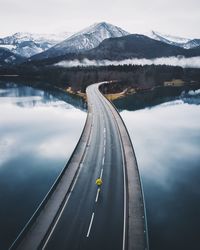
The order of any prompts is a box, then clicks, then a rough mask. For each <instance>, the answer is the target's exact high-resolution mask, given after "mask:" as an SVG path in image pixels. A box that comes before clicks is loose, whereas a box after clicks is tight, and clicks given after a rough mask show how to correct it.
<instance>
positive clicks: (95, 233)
mask: <svg viewBox="0 0 200 250" xmlns="http://www.w3.org/2000/svg"><path fill="white" fill-rule="evenodd" d="M101 84H107V83H98V84H93V85H91V86H89V87H88V88H87V90H86V92H87V98H88V118H87V121H86V125H85V128H84V131H83V134H82V137H81V138H80V141H79V144H78V145H77V147H76V149H75V151H74V153H73V155H72V157H71V159H70V161H69V164H68V166H67V167H66V169H65V170H64V171H63V173H62V175H61V177H60V179H59V182H58V181H57V182H56V183H55V185H54V188H53V189H52V191H51V192H50V194H49V195H48V196H47V198H48V199H47V198H46V200H45V201H44V202H43V205H41V207H40V209H39V212H37V216H36V215H35V216H33V218H32V219H31V221H30V222H29V224H28V225H27V226H26V228H25V230H24V231H23V232H22V234H21V235H20V236H19V238H18V239H17V240H16V242H15V243H14V244H13V245H12V247H11V248H10V249H20V250H21V249H22V250H25V249H29V250H32V249H34V250H35V249H47V250H56V249H58V250H64V249H65V250H94V249H95V250H102V249H103V250H145V249H148V240H147V232H146V216H145V207H144V201H143V193H142V186H141V181H140V176H139V172H138V167H137V162H136V158H135V155H134V151H133V147H132V144H131V141H130V138H129V135H128V133H127V130H126V128H125V125H124V123H123V121H122V119H121V118H120V116H119V114H118V112H117V111H116V110H115V108H114V107H113V105H112V104H111V103H110V102H109V101H108V100H107V99H106V98H105V97H104V96H103V95H102V94H101V92H100V91H99V86H100V85H101ZM97 178H101V179H102V181H103V184H102V186H101V189H99V188H98V186H97V185H96V179H97ZM30 224H31V225H30Z"/></svg>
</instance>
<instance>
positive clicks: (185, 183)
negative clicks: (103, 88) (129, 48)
mask: <svg viewBox="0 0 200 250" xmlns="http://www.w3.org/2000/svg"><path fill="white" fill-rule="evenodd" d="M194 94H195V93H194V92H192V91H191V92H190V94H182V95H181V96H179V97H177V98H175V99H174V100H173V101H170V102H165V103H163V104H160V105H157V106H154V107H152V108H145V109H141V110H139V111H126V110H123V111H122V112H121V115H122V117H123V119H124V121H125V123H126V125H127V128H128V130H129V132H130V136H131V138H132V142H133V146H134V148H135V152H136V156H137V160H138V164H139V168H140V172H141V175H142V179H143V185H144V192H145V198H146V207H147V217H148V227H149V240H150V250H179V249H180V250H197V249H200V247H199V244H200V237H199V236H200V231H199V225H200V105H199V104H200V90H198V91H196V95H194ZM132 98H134V96H133V97H132ZM125 101H126V100H124V105H126V102H125ZM127 108H128V109H129V110H131V109H134V108H135V107H134V105H132V106H131V102H130V100H129V107H128V105H127Z"/></svg>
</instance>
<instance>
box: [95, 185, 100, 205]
mask: <svg viewBox="0 0 200 250" xmlns="http://www.w3.org/2000/svg"><path fill="white" fill-rule="evenodd" d="M99 193H100V188H98V189H97V195H96V199H95V202H97V201H98V198H99Z"/></svg>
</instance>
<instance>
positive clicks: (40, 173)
mask: <svg viewBox="0 0 200 250" xmlns="http://www.w3.org/2000/svg"><path fill="white" fill-rule="evenodd" d="M51 92H52V91H51ZM55 94H56V97H55V96H54V95H53V94H52V93H49V92H48V91H42V90H38V89H34V88H32V87H28V86H23V85H19V84H15V83H12V82H11V83H8V82H7V83H5V82H1V83H0V200H1V209H0V221H1V223H0V249H1V250H3V249H7V248H8V247H9V245H10V244H11V243H12V241H13V240H14V239H15V238H16V236H17V235H18V233H19V232H20V231H21V229H22V228H23V226H24V225H25V223H26V222H27V221H28V219H29V218H30V217H31V215H32V214H33V213H34V211H35V210H36V208H37V206H38V205H39V203H40V202H41V201H42V199H43V198H44V196H45V195H46V193H47V192H48V190H49V189H50V187H51V185H52V184H53V182H54V181H55V179H56V178H57V176H58V175H59V173H60V171H61V170H62V169H63V167H64V166H65V165H66V163H67V161H68V159H69V157H70V155H71V153H72V152H73V149H74V147H75V145H76V143H77V142H78V139H79V137H80V135H81V132H82V129H83V126H84V124H85V120H86V115H87V114H86V111H84V110H81V109H80V106H81V105H79V104H80V103H81V102H78V101H76V100H73V99H71V98H70V96H68V98H67V100H70V101H71V103H73V105H74V103H75V104H76V106H79V108H77V107H75V106H73V105H72V104H71V103H69V102H68V103H67V102H64V101H62V100H60V99H58V98H57V97H62V96H63V94H62V93H59V92H58V91H57V92H56V91H55ZM65 98H66V97H65ZM67 100H66V101H67Z"/></svg>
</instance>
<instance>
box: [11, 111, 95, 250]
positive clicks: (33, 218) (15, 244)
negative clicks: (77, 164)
mask: <svg viewBox="0 0 200 250" xmlns="http://www.w3.org/2000/svg"><path fill="white" fill-rule="evenodd" d="M89 119H90V118H89V113H88V114H87V118H86V121H85V125H84V128H83V131H82V133H81V136H80V138H79V140H78V142H77V144H76V147H75V149H74V151H73V153H72V155H71V156H70V158H69V160H68V162H67V164H66V166H65V167H64V168H63V170H62V171H61V173H60V174H59V176H58V177H57V178H56V180H55V182H54V183H53V185H52V186H51V188H50V190H49V192H48V193H47V194H46V196H45V197H44V199H43V200H42V202H41V203H40V205H39V206H38V208H37V209H36V211H35V212H34V214H33V215H32V216H31V218H30V219H29V221H28V222H27V223H26V225H25V226H24V228H23V229H22V231H21V232H20V234H19V235H18V236H17V238H16V239H15V241H14V242H13V243H12V245H11V246H10V247H9V250H14V249H17V247H18V246H19V245H20V243H21V242H22V240H23V239H24V237H25V235H26V234H27V232H28V231H29V230H30V228H31V226H33V224H34V223H35V221H36V219H37V218H38V216H39V215H40V213H41V212H42V210H43V209H44V207H45V206H46V205H47V202H48V201H49V199H50V197H51V196H52V195H53V193H54V191H55V190H56V188H57V186H58V184H59V183H60V181H61V179H62V177H63V176H64V174H65V172H66V170H67V168H68V166H69V165H70V163H71V161H72V159H73V157H74V154H75V152H76V150H77V148H78V146H79V143H80V141H81V139H82V137H83V134H84V133H85V131H86V129H87V125H88V121H89ZM90 129H91V127H90ZM81 158H82V157H81ZM80 161H81V159H80ZM77 172H78V169H77V170H76V173H77ZM75 176H76V174H75ZM75 176H74V178H75ZM74 178H73V179H74Z"/></svg>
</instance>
